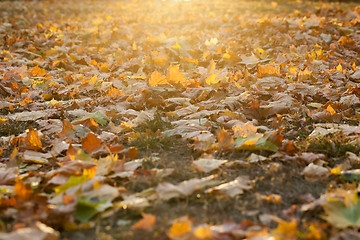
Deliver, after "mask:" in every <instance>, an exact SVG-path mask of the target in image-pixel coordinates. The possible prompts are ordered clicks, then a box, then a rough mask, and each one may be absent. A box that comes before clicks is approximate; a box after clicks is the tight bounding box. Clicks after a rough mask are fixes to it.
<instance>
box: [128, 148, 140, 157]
mask: <svg viewBox="0 0 360 240" xmlns="http://www.w3.org/2000/svg"><path fill="white" fill-rule="evenodd" d="M138 154H139V153H138V150H137V148H136V147H131V148H129V158H130V159H131V160H133V159H135V158H136V157H137V156H138Z"/></svg>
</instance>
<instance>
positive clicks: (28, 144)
mask: <svg viewBox="0 0 360 240" xmlns="http://www.w3.org/2000/svg"><path fill="white" fill-rule="evenodd" d="M41 138H42V136H39V135H38V131H37V130H33V129H32V127H29V128H28V129H27V130H26V137H25V138H24V137H22V138H21V140H22V141H23V143H24V146H23V147H24V148H25V149H30V150H35V151H37V150H41V149H42V144H41Z"/></svg>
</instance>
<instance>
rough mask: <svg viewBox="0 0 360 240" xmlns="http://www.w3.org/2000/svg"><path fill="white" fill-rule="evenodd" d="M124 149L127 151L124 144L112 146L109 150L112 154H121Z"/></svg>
mask: <svg viewBox="0 0 360 240" xmlns="http://www.w3.org/2000/svg"><path fill="white" fill-rule="evenodd" d="M124 149H125V147H124V145H122V144H118V145H112V146H110V147H109V150H110V152H111V153H119V152H121V151H122V150H124Z"/></svg>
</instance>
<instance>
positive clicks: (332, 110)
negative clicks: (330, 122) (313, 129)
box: [326, 105, 336, 116]
mask: <svg viewBox="0 0 360 240" xmlns="http://www.w3.org/2000/svg"><path fill="white" fill-rule="evenodd" d="M326 110H327V111H328V112H329V113H330V114H331V116H332V115H334V114H335V113H336V111H335V110H334V108H333V107H332V106H331V105H329V106H328V107H327V108H326Z"/></svg>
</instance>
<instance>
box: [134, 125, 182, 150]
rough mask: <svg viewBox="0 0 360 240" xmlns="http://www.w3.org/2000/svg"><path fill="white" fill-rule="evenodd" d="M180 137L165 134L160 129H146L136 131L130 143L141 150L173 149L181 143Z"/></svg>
mask: <svg viewBox="0 0 360 240" xmlns="http://www.w3.org/2000/svg"><path fill="white" fill-rule="evenodd" d="M180 141H181V140H180V139H178V138H176V137H168V136H164V135H163V134H162V133H161V132H160V131H159V130H157V131H156V132H153V131H151V130H148V129H147V130H146V131H145V132H136V133H134V136H133V138H132V139H131V140H130V145H132V146H135V147H137V148H138V149H139V150H147V151H150V150H160V149H171V148H173V147H175V146H176V145H178V144H179V143H180Z"/></svg>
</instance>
